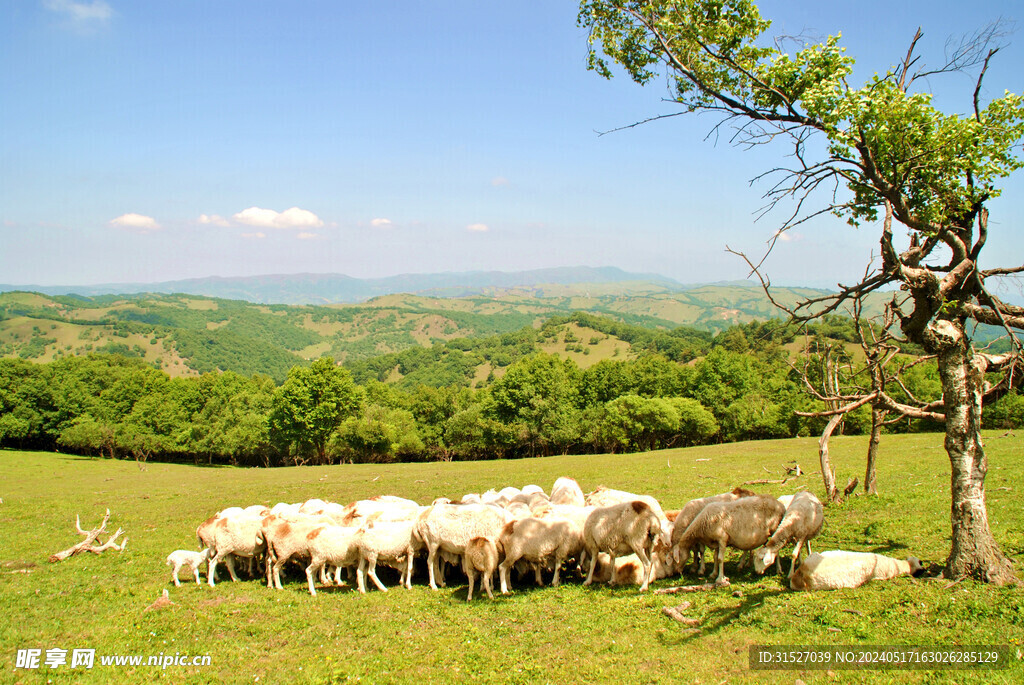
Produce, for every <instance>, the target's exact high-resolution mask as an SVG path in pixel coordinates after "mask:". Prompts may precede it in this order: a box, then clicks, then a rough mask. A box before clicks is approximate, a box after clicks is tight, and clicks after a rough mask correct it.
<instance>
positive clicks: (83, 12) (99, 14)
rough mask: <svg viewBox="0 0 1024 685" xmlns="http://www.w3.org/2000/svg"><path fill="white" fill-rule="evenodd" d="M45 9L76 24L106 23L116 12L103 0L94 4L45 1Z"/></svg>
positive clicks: (65, 0) (57, 0)
mask: <svg viewBox="0 0 1024 685" xmlns="http://www.w3.org/2000/svg"><path fill="white" fill-rule="evenodd" d="M43 7H45V8H46V9H48V10H50V11H51V12H57V13H58V14H63V15H64V16H66V17H67V18H68V19H70V20H71V21H74V22H90V21H95V22H105V21H107V20H108V19H110V17H111V16H113V14H114V10H113V9H111V7H110V5H108V4H107V3H105V2H103V0H92V2H75V1H74V0H45V1H44V2H43Z"/></svg>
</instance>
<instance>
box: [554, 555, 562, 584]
mask: <svg viewBox="0 0 1024 685" xmlns="http://www.w3.org/2000/svg"><path fill="white" fill-rule="evenodd" d="M562 562H563V559H562V557H560V556H557V555H556V556H555V575H554V576H553V577H552V578H551V587H558V571H559V569H561V568H562Z"/></svg>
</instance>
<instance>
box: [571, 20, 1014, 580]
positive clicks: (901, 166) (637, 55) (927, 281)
mask: <svg viewBox="0 0 1024 685" xmlns="http://www.w3.org/2000/svg"><path fill="white" fill-rule="evenodd" d="M579 21H580V24H581V25H583V26H585V27H587V28H588V29H589V31H590V45H591V52H590V62H589V64H590V67H591V68H592V69H595V70H596V71H597V72H598V73H600V74H601V75H603V76H605V77H610V76H611V75H612V71H611V68H610V61H613V62H617V63H618V64H619V65H621V66H622V67H623V68H624V69H625V71H626V72H627V73H628V74H629V75H630V76H631V77H632V78H633V79H634V80H636V81H637V82H639V83H641V84H646V83H649V82H650V81H651V80H652V79H654V78H656V77H658V76H661V75H664V76H665V77H666V78H667V79H668V82H669V84H670V92H671V96H670V98H671V100H673V101H674V102H675V103H677V104H678V105H679V106H680V107H681V110H680V111H679V113H686V112H700V111H711V112H718V113H720V114H721V115H722V123H725V122H729V123H732V124H734V125H735V128H736V130H735V134H734V139H735V140H737V141H739V142H741V143H744V144H748V145H756V144H760V143H767V142H770V141H777V140H780V139H783V140H788V141H789V142H790V143H791V145H792V150H791V152H792V159H793V160H794V163H793V165H792V167H791V168H779V169H774V170H768V172H769V174H771V173H772V172H774V173H775V178H774V182H773V184H772V185H771V186H770V187H769V190H768V191H767V194H766V196H767V199H768V202H769V206H774V205H775V204H777V203H778V202H780V201H783V200H792V201H793V211H792V214H791V215H790V216H789V218H788V219H785V220H784V221H783V223H782V225H781V226H780V227H779V232H778V233H777V234H776V235H780V234H781V233H782V232H784V231H785V230H787V229H789V228H791V227H792V226H795V225H797V224H798V223H800V222H801V221H804V220H806V219H807V218H808V217H811V216H817V215H820V214H826V213H833V214H836V215H840V216H843V217H845V218H847V219H848V220H849V221H850V222H851V223H854V224H857V223H861V222H865V223H868V222H872V223H873V222H877V220H878V218H879V216H882V217H884V220H883V222H882V225H881V227H880V230H879V244H880V254H881V257H882V259H881V264H880V266H877V267H876V268H874V269H871V270H869V271H867V272H866V274H865V276H864V278H863V279H862V280H861V281H860V282H858V283H856V284H855V285H852V286H847V287H842V288H841V290H840V292H839V293H838V294H836V295H834V296H829V297H824V298H816V299H813V300H808V301H806V302H803V303H801V304H799V305H798V306H797V307H795V308H792V309H791V313H792V314H793V315H794V316H796V317H800V318H807V317H811V316H815V315H818V314H822V313H827V312H832V311H836V309H837V308H838V307H840V306H841V304H842V303H843V302H844V301H846V300H848V299H850V298H852V297H855V296H858V295H861V296H863V295H865V294H868V293H872V292H877V291H879V290H882V289H891V288H892V287H894V286H899V288H900V291H898V296H896V298H895V301H894V311H895V312H896V314H897V316H898V319H899V322H900V327H901V329H902V332H903V335H904V336H905V337H906V338H907V339H908V340H909V341H911V342H913V343H916V344H918V345H920V346H922V347H923V348H924V349H925V350H926V352H927V353H929V354H934V355H935V356H936V359H937V362H938V367H939V373H940V376H941V378H942V388H943V405H944V406H943V409H944V414H945V418H946V424H945V425H946V437H945V447H946V451H947V452H948V455H949V461H950V465H951V472H952V475H951V482H952V487H951V494H952V502H951V523H952V548H951V550H950V553H949V557H948V558H947V560H946V572H947V574H948V575H949V576H953V577H963V576H973V577H976V578H980V579H984V580H987V581H991V582H995V583H1004V582H1011V581H1015V580H1016V575H1015V574H1014V572H1013V569H1012V567H1011V565H1010V562H1009V560H1008V559H1007V558H1006V556H1005V555H1004V554H1003V552H1002V551H1001V550H1000V548H999V545H998V544H997V543H996V541H995V540H994V539H993V537H992V534H991V532H990V529H989V523H988V515H987V512H986V508H985V475H986V472H987V470H988V464H987V460H986V457H985V451H984V448H983V445H982V439H981V433H980V430H981V398H982V395H983V393H984V392H985V390H986V374H987V373H989V372H994V371H999V370H1008V374H1007V375H1005V376H1004V381H1003V382H1008V381H1009V380H1012V379H1013V375H1014V374H1013V369H1014V368H1015V366H1016V364H1017V362H1018V361H1019V358H1020V351H1021V348H1020V343H1019V342H1018V339H1017V337H1016V335H1011V340H1012V341H1013V343H1014V347H1013V351H1012V352H1011V353H1010V354H1006V355H1000V356H998V357H997V356H992V355H986V354H981V353H978V352H977V351H975V349H974V348H973V346H972V344H971V338H970V335H969V328H968V324H969V322H970V321H972V320H973V321H977V322H981V323H987V324H994V325H997V326H1003V327H1005V328H1006V329H1007V330H1008V331H1010V332H1011V333H1012V331H1013V330H1014V329H1024V308H1021V307H1016V306H1012V305H1009V304H1007V303H1004V302H1002V301H1001V300H1000V299H999V298H997V297H996V296H994V295H993V294H992V293H991V291H990V289H989V288H988V287H987V285H986V282H987V281H988V279H991V278H995V277H999V276H1003V275H1007V274H1013V273H1021V272H1024V266H1017V265H1007V266H1006V267H1004V268H989V269H985V268H982V261H981V257H982V252H983V249H984V247H985V243H986V239H987V237H988V231H989V212H988V208H987V204H988V202H989V201H990V200H991V199H992V198H995V197H996V196H998V195H999V192H1000V190H999V187H998V184H999V182H1000V181H1001V179H1003V178H1005V177H1006V176H1008V175H1009V174H1011V173H1013V172H1014V171H1016V170H1017V169H1019V168H1020V166H1021V159H1020V157H1019V156H1017V155H1016V154H1015V147H1017V146H1019V141H1020V140H1021V137H1022V135H1024V102H1022V98H1021V97H1020V96H1019V95H1012V94H1009V93H1007V94H1006V95H1004V96H1003V97H1000V98H996V99H993V100H991V101H989V102H988V103H983V102H982V100H981V93H982V80H983V78H984V75H985V73H986V71H987V68H988V64H989V60H990V59H991V58H992V57H993V55H994V54H995V52H996V50H995V49H994V48H993V47H992V42H991V39H992V38H994V37H996V36H997V31H996V30H995V29H992V28H990V29H987V30H983V31H982V32H980V33H979V34H976V35H974V36H971V37H969V38H968V39H967V40H965V41H964V42H963V43H961V45H960V46H959V47H958V48H955V49H954V50H953V51H952V52H951V53H950V55H949V57H948V61H947V62H946V63H945V64H943V65H941V66H939V67H937V68H934V69H932V68H928V67H926V66H924V65H923V64H922V63H921V61H920V60H919V59H918V56H917V54H916V48H917V44H918V41H919V39H920V37H921V34H920V31H918V33H917V34H916V35H915V36H914V37H913V39H912V40H911V41H910V47H909V49H908V50H907V52H906V54H905V56H904V57H903V59H902V60H901V61H899V62H898V63H897V64H896V65H895V66H894V67H892V68H891V69H889V70H888V71H887V72H885V73H884V74H876V75H875V76H874V77H872V78H871V79H870V80H869V81H868V82H867V83H866V84H864V85H863V86H861V87H854V86H852V85H851V84H850V83H849V81H848V77H849V76H850V75H851V73H852V68H853V58H851V57H849V56H848V55H846V54H845V53H844V51H843V49H842V47H841V46H840V39H839V37H838V36H832V37H829V38H828V39H827V40H825V41H824V42H822V43H819V44H810V45H802V46H799V49H798V50H796V52H795V54H793V55H789V54H786V53H784V52H783V51H782V50H781V49H779V48H778V47H777V45H776V44H775V43H774V42H772V41H770V40H769V39H768V36H767V34H766V32H767V31H768V29H769V26H770V22H769V21H767V20H765V19H763V18H762V17H761V16H760V13H759V12H758V9H757V7H756V6H755V5H754V4H753V3H752V2H750V1H749V0H631V1H623V0H593V1H592V0H583V1H582V3H581V7H580V14H579ZM965 70H974V72H975V73H977V74H978V76H977V80H976V81H975V86H974V88H973V90H972V91H968V92H967V93H966V94H965V95H966V102H965V104H966V105H967V109H968V111H970V114H969V115H960V114H945V113H943V112H942V111H940V110H939V109H937V108H936V107H935V106H934V105H933V103H932V97H931V95H930V94H929V93H927V92H923V91H921V90H920V87H921V85H922V84H924V83H925V81H924V78H923V77H926V76H936V75H938V74H941V73H948V72H954V71H959V72H963V71H965ZM816 191H827V192H825V193H824V194H823V195H824V199H823V201H822V206H817V205H812V204H810V202H813V201H814V200H816V199H817V198H819V197H822V195H821V194H818V193H816ZM894 223H898V224H900V225H902V226H903V227H904V229H905V231H906V233H907V236H908V239H907V241H906V244H905V246H904V247H903V249H900V248H898V247H897V241H896V240H895V239H894V237H893V236H894V231H893V224H894ZM901 232H902V231H901ZM748 262H751V266H752V267H754V268H755V271H759V270H760V267H761V264H762V263H763V260H761V261H756V260H749V259H748ZM755 262H756V263H755ZM762 279H763V280H764V283H765V285H766V287H767V286H769V285H770V283H769V282H768V281H767V280H766V279H765V278H764V277H763V276H762Z"/></svg>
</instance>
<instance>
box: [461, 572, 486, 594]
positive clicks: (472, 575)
mask: <svg viewBox="0 0 1024 685" xmlns="http://www.w3.org/2000/svg"><path fill="white" fill-rule="evenodd" d="M465 571H466V575H467V576H469V594H468V595H466V601H467V602H472V601H473V583H474V581H475V580H476V570H475V569H473V568H470V567H467V568H466V569H465ZM483 582H484V581H483V580H481V581H480V583H481V584H483Z"/></svg>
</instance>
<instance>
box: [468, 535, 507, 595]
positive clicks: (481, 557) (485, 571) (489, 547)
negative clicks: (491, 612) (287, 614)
mask: <svg viewBox="0 0 1024 685" xmlns="http://www.w3.org/2000/svg"><path fill="white" fill-rule="evenodd" d="M498 554H499V552H498V545H497V543H495V542H494V540H492V539H491V538H485V537H477V538H473V539H472V540H470V541H469V542H467V543H466V546H465V549H464V550H463V554H462V570H463V572H465V574H466V577H467V578H469V593H468V594H467V595H466V601H467V602H472V601H473V584H474V582H475V581H476V574H477V573H480V575H481V580H480V584H481V585H482V586H483V588H484V590H485V591H486V592H487V596H488V597H489V598H491V599H494V594H493V593H492V592H491V579H492V577H493V576H494V569H495V567H496V566H497V565H498Z"/></svg>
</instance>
